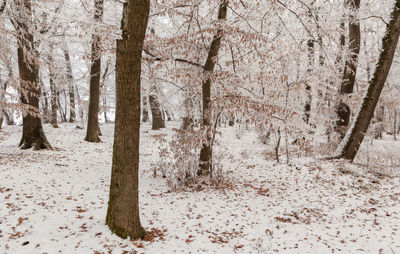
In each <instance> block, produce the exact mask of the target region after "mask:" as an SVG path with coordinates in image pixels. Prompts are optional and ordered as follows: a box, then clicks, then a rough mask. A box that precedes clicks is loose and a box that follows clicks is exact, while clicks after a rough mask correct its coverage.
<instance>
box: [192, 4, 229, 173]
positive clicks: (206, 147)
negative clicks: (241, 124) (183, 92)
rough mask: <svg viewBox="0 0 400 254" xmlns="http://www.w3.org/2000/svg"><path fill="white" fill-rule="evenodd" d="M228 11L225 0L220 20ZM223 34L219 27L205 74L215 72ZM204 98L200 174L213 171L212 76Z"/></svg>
mask: <svg viewBox="0 0 400 254" xmlns="http://www.w3.org/2000/svg"><path fill="white" fill-rule="evenodd" d="M227 12H228V0H223V1H222V3H221V5H220V6H219V10H218V20H219V21H222V20H225V19H226V14H227ZM222 36H223V30H222V29H218V30H217V34H216V35H215V36H214V39H213V40H212V42H211V47H210V49H209V51H208V56H207V60H206V64H205V65H204V72H205V75H206V76H208V75H212V74H213V72H214V67H215V61H216V58H217V57H218V52H219V48H220V47H221V38H222ZM202 99H203V115H202V125H203V128H204V129H205V131H206V138H205V141H203V146H202V148H201V151H200V170H199V171H198V172H197V173H198V175H205V174H209V173H210V172H211V166H212V165H211V159H212V147H211V139H212V133H211V131H212V130H211V78H210V77H208V78H207V79H206V81H205V82H204V83H203V86H202Z"/></svg>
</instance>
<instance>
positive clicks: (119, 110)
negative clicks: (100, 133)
mask: <svg viewBox="0 0 400 254" xmlns="http://www.w3.org/2000/svg"><path fill="white" fill-rule="evenodd" d="M149 11H150V0H128V1H126V2H125V3H124V8H123V17H122V21H121V29H122V39H119V40H117V60H116V114H115V132H114V146H113V162H112V171H111V184H110V198H109V201H108V209H107V218H106V224H107V225H108V226H109V227H110V229H111V231H112V232H113V233H115V234H117V235H118V236H120V237H122V238H127V237H130V238H131V239H136V238H142V237H144V236H145V234H146V232H145V230H144V229H143V227H142V226H141V224H140V216H139V195H138V182H139V174H138V171H139V137H140V113H141V111H140V88H141V87H140V76H141V75H140V74H141V61H142V59H141V58H142V50H143V43H144V38H145V33H146V28H147V23H148V18H149Z"/></svg>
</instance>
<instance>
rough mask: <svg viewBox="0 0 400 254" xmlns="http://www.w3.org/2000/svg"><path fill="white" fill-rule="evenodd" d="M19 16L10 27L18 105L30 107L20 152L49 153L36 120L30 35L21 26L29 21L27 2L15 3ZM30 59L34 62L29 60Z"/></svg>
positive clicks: (36, 73) (35, 77)
mask: <svg viewBox="0 0 400 254" xmlns="http://www.w3.org/2000/svg"><path fill="white" fill-rule="evenodd" d="M16 4H17V6H18V7H19V11H20V13H19V15H20V17H17V18H16V20H13V24H14V25H15V27H16V30H17V33H18V36H17V42H18V43H17V50H18V68H19V78H20V86H21V102H22V104H23V105H25V106H28V107H29V112H28V113H27V114H24V116H23V118H22V119H23V120H22V122H23V131H22V138H21V142H20V144H19V146H20V147H21V148H22V149H28V148H31V147H35V149H51V146H50V143H49V142H48V141H47V138H46V136H45V134H44V132H43V127H42V122H41V120H40V117H39V98H40V90H41V89H40V84H39V82H38V79H39V70H38V66H37V63H36V60H35V59H34V58H35V56H36V53H35V49H34V39H33V35H32V33H31V31H30V29H29V27H28V26H29V25H30V24H26V23H23V22H24V21H25V22H27V21H28V20H31V19H32V13H31V3H30V0H23V1H16ZM32 58H33V59H32Z"/></svg>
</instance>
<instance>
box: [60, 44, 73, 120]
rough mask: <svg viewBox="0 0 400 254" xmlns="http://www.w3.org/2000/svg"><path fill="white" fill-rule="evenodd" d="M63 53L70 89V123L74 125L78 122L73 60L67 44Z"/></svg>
mask: <svg viewBox="0 0 400 254" xmlns="http://www.w3.org/2000/svg"><path fill="white" fill-rule="evenodd" d="M63 52H64V59H65V64H66V69H67V82H68V89H69V122H70V123H74V122H75V121H76V113H75V87H74V77H73V75H72V66H71V59H70V56H69V51H68V48H67V45H66V44H65V48H64V49H63Z"/></svg>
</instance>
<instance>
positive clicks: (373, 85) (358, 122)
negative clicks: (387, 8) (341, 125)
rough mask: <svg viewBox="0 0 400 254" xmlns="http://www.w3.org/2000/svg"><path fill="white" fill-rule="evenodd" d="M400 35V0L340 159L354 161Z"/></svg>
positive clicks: (339, 155) (340, 152)
mask: <svg viewBox="0 0 400 254" xmlns="http://www.w3.org/2000/svg"><path fill="white" fill-rule="evenodd" d="M399 35H400V0H396V2H395V6H394V9H393V12H392V14H391V20H390V23H389V25H388V26H387V30H386V34H385V37H383V39H382V51H381V53H380V56H379V60H378V63H377V65H376V68H375V72H374V75H373V78H372V80H371V81H370V82H369V85H368V88H367V91H366V93H365V95H364V98H363V99H362V101H361V105H360V108H359V110H358V113H357V115H356V118H355V119H354V123H353V125H352V126H351V128H350V129H349V130H348V131H347V134H346V136H345V138H344V139H343V141H342V143H341V144H340V146H339V148H338V156H337V157H338V158H344V159H348V160H350V161H353V160H354V157H355V156H356V154H357V152H358V149H359V148H360V145H361V143H362V141H363V139H364V136H365V133H366V132H367V129H368V126H369V124H370V122H371V118H372V116H373V114H374V111H375V107H376V104H377V103H378V100H379V97H380V95H381V92H382V89H383V87H384V85H385V82H386V78H387V76H388V74H389V71H390V67H391V65H392V62H393V57H394V53H395V51H396V47H397V42H398V40H399Z"/></svg>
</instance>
